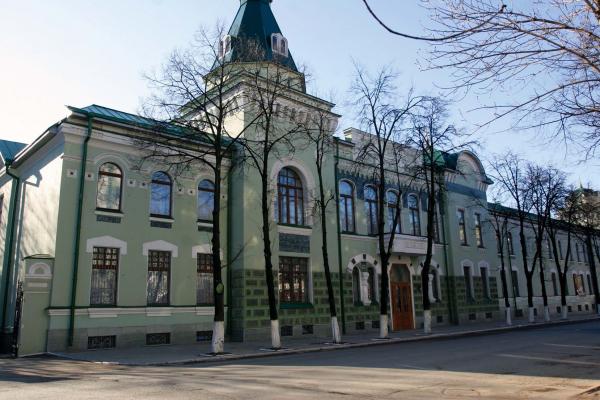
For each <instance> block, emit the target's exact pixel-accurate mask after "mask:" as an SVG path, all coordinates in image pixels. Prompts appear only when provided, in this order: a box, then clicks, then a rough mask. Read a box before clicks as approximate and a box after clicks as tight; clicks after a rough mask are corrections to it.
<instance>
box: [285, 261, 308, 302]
mask: <svg viewBox="0 0 600 400" xmlns="http://www.w3.org/2000/svg"><path fill="white" fill-rule="evenodd" d="M279 301H280V302H281V303H308V302H309V299H308V259H306V258H298V257H279Z"/></svg>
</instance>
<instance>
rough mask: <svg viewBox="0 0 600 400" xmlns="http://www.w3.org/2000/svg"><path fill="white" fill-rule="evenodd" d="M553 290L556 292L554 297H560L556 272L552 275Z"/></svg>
mask: <svg viewBox="0 0 600 400" xmlns="http://www.w3.org/2000/svg"><path fill="white" fill-rule="evenodd" d="M552 289H553V290H554V295H555V296H558V285H557V283H556V272H553V273H552Z"/></svg>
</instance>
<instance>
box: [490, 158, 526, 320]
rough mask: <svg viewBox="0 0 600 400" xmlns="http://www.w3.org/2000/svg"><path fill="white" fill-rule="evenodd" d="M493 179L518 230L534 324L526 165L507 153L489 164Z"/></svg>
mask: <svg viewBox="0 0 600 400" xmlns="http://www.w3.org/2000/svg"><path fill="white" fill-rule="evenodd" d="M491 166H492V170H493V178H494V180H495V181H496V183H497V184H499V185H500V187H501V190H502V191H503V192H504V195H505V197H506V198H507V199H508V200H509V201H510V203H511V206H512V207H513V208H514V211H512V212H511V217H513V218H515V219H516V223H517V228H518V230H519V243H520V245H521V256H522V262H523V272H524V274H525V279H526V281H527V304H528V306H529V322H534V321H535V317H534V312H533V310H534V308H533V274H534V271H535V264H534V263H531V264H530V263H529V253H528V248H527V247H528V246H527V237H526V236H525V232H526V228H527V226H528V220H529V218H530V212H531V208H532V205H531V196H532V194H531V189H530V186H529V184H528V182H527V179H526V174H527V165H526V163H525V162H524V161H523V160H522V159H521V158H519V157H518V156H517V155H515V154H514V153H511V152H508V153H506V154H504V155H501V156H497V157H496V158H495V159H494V160H492V162H491Z"/></svg>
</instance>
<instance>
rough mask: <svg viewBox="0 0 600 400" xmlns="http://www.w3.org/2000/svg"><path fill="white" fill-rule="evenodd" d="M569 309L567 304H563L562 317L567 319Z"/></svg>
mask: <svg viewBox="0 0 600 400" xmlns="http://www.w3.org/2000/svg"><path fill="white" fill-rule="evenodd" d="M568 311H569V309H568V308H567V306H562V307H561V309H560V319H567V313H568Z"/></svg>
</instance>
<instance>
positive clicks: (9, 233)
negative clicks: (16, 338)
mask: <svg viewBox="0 0 600 400" xmlns="http://www.w3.org/2000/svg"><path fill="white" fill-rule="evenodd" d="M11 163H12V162H11V161H8V160H7V162H6V175H8V176H10V177H11V178H12V187H11V191H10V205H9V207H10V209H9V220H8V224H7V227H6V238H7V243H6V246H5V249H6V248H7V249H8V251H6V252H5V253H4V260H3V261H2V271H6V273H4V274H3V275H4V277H5V280H4V288H3V289H4V296H3V300H2V324H1V325H0V328H1V329H2V332H0V333H2V334H3V333H4V328H5V327H6V320H7V313H8V291H9V289H10V281H11V277H12V270H13V268H12V267H13V262H12V258H13V252H14V239H15V238H14V236H15V235H14V231H15V221H16V220H17V214H18V209H17V207H18V206H19V204H18V203H19V192H20V189H21V178H19V177H18V176H16V175H14V174H13V173H12V172H10V165H11Z"/></svg>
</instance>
